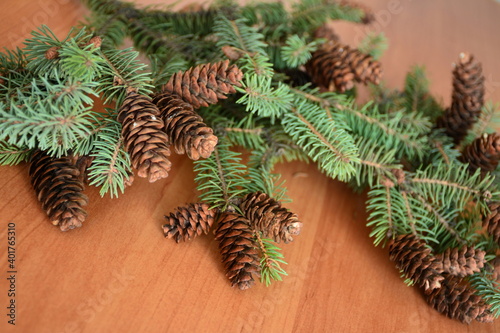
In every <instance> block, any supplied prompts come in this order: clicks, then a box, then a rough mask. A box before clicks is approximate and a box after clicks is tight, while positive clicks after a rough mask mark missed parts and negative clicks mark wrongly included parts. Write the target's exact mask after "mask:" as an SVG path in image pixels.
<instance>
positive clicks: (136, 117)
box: [118, 92, 171, 183]
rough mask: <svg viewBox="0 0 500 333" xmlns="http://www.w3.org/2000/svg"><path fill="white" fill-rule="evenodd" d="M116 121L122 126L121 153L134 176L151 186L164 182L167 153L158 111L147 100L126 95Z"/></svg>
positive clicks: (146, 98)
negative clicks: (128, 157) (131, 168)
mask: <svg viewBox="0 0 500 333" xmlns="http://www.w3.org/2000/svg"><path fill="white" fill-rule="evenodd" d="M118 121H119V122H121V123H122V137H123V141H124V144H125V149H126V150H127V152H128V153H129V154H130V157H131V160H132V167H134V168H135V169H137V175H138V176H139V177H143V178H148V179H149V181H150V182H151V183H152V182H155V181H157V180H158V179H161V178H166V177H167V176H168V172H169V171H170V167H171V163H170V160H169V159H168V156H170V150H169V149H168V144H169V143H168V137H167V135H166V134H165V132H163V126H164V124H163V120H161V118H160V111H159V110H158V108H157V107H156V106H155V105H154V104H153V103H151V101H150V100H149V98H148V97H146V96H143V95H139V94H138V93H136V92H130V93H129V94H128V95H127V97H126V98H125V100H124V101H123V104H122V106H121V108H120V112H119V114H118Z"/></svg>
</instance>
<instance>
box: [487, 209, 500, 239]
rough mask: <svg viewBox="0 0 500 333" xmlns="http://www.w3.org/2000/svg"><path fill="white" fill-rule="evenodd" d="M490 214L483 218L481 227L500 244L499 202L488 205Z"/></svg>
mask: <svg viewBox="0 0 500 333" xmlns="http://www.w3.org/2000/svg"><path fill="white" fill-rule="evenodd" d="M488 208H489V210H490V213H489V214H488V215H486V216H485V217H484V218H483V227H485V228H486V230H487V231H488V233H489V234H490V235H491V236H492V237H493V239H494V240H495V242H497V243H498V244H500V202H492V203H490V204H488Z"/></svg>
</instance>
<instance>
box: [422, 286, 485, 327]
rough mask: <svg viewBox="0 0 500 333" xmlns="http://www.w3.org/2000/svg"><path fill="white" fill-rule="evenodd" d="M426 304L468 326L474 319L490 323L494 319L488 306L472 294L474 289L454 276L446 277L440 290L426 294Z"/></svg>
mask: <svg viewBox="0 0 500 333" xmlns="http://www.w3.org/2000/svg"><path fill="white" fill-rule="evenodd" d="M427 302H428V303H429V304H430V305H431V306H432V307H433V308H434V309H436V310H437V311H439V312H440V313H442V314H444V315H446V316H448V317H449V318H451V319H458V320H460V321H461V322H462V323H467V324H470V322H471V321H472V320H474V319H475V320H477V321H479V322H483V323H491V322H492V321H493V319H494V317H493V314H492V313H491V310H490V306H489V305H488V304H486V303H485V302H484V300H483V299H482V298H481V297H480V296H478V295H476V294H475V293H474V289H472V288H471V287H470V286H469V285H468V284H466V283H465V282H463V281H462V279H460V278H457V277H454V276H448V277H447V278H446V279H445V280H444V281H442V287H441V288H437V289H434V290H432V291H431V292H430V293H428V295H427Z"/></svg>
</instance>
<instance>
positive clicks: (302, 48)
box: [281, 35, 318, 68]
mask: <svg viewBox="0 0 500 333" xmlns="http://www.w3.org/2000/svg"><path fill="white" fill-rule="evenodd" d="M317 48H318V42H316V41H313V42H310V43H307V42H306V40H305V39H304V38H301V37H299V36H298V35H292V36H290V37H288V38H287V40H286V42H285V46H283V47H282V49H281V56H282V57H283V60H284V61H285V63H286V64H287V65H288V67H292V68H296V67H299V66H302V65H304V64H305V63H306V62H307V61H308V60H309V59H311V56H312V55H311V53H313V52H314V51H316V49H317Z"/></svg>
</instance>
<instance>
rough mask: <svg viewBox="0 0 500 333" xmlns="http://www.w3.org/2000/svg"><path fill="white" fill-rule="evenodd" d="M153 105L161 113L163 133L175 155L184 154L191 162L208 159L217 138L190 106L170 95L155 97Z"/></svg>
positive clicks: (163, 94) (162, 94) (161, 94)
mask: <svg viewBox="0 0 500 333" xmlns="http://www.w3.org/2000/svg"><path fill="white" fill-rule="evenodd" d="M153 103H154V104H156V105H157V106H158V108H159V110H160V112H161V118H162V120H163V122H164V124H165V127H164V130H165V133H166V134H167V135H168V138H169V140H170V142H171V143H172V145H173V147H174V149H175V152H176V153H177V154H184V153H186V154H187V156H188V157H189V158H190V159H192V160H198V159H199V158H200V157H201V158H208V157H210V155H211V154H212V152H213V151H214V149H215V146H216V145H217V142H218V138H217V137H216V136H215V135H214V131H213V130H212V128H210V127H208V126H207V125H206V124H205V123H204V122H203V119H202V118H201V116H200V115H199V114H198V113H196V111H194V109H193V107H192V106H191V104H189V103H186V102H184V101H183V100H182V99H180V98H179V97H178V96H176V95H173V94H171V93H160V94H158V95H156V96H155V98H154V99H153Z"/></svg>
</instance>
